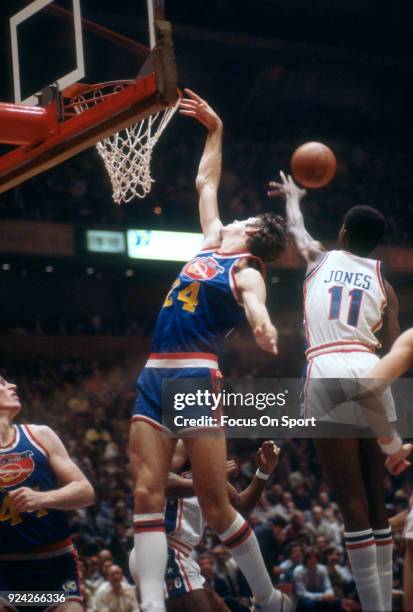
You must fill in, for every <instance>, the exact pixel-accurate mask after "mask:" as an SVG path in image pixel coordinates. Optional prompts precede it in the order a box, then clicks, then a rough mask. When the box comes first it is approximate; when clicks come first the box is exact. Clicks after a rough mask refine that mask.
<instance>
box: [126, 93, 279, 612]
mask: <svg viewBox="0 0 413 612" xmlns="http://www.w3.org/2000/svg"><path fill="white" fill-rule="evenodd" d="M186 93H187V95H188V96H189V97H188V98H187V99H185V100H183V101H181V113H182V114H184V115H186V116H189V117H193V118H195V119H197V120H198V121H199V122H200V123H202V124H203V125H204V126H205V127H206V128H207V130H208V135H207V139H206V143H205V147H204V151H203V154H202V158H201V161H200V165H199V170H198V176H197V178H196V187H197V190H198V193H199V214H200V222H201V227H202V231H203V234H204V244H203V248H202V250H201V251H200V252H199V253H198V254H197V255H195V256H194V258H193V259H192V260H191V261H189V262H188V263H187V264H186V265H185V266H184V267H183V269H182V270H181V272H180V274H179V276H178V278H177V279H176V280H175V282H174V283H173V285H172V288H171V290H170V291H169V293H168V295H167V296H166V299H165V302H164V304H163V307H162V309H161V311H160V313H159V316H158V319H157V323H156V327H155V332H154V335H153V341H152V354H151V355H150V357H149V360H148V362H147V363H146V366H145V368H144V369H143V370H142V372H141V374H140V376H139V379H138V383H137V391H138V394H137V400H136V403H135V407H134V412H133V417H132V424H131V431H130V451H131V463H132V469H133V475H134V482H135V489H134V531H135V558H136V573H137V574H138V575H139V586H140V592H141V598H142V607H143V609H144V610H145V611H146V612H149V611H151V612H155V611H156V612H163V611H164V610H165V603H164V590H163V585H164V573H165V569H166V562H167V544H166V535H165V516H164V503H165V486H166V481H167V477H168V472H169V469H170V465H171V460H172V455H173V453H174V448H175V444H176V441H175V440H174V439H173V438H172V437H171V436H170V435H168V434H169V431H168V430H166V429H165V427H164V425H163V424H162V382H163V381H165V380H166V381H169V380H176V379H179V378H186V379H188V378H196V379H204V380H207V381H208V384H210V385H211V388H212V385H213V383H214V381H216V379H217V378H220V373H219V370H218V357H217V355H219V354H220V352H221V350H222V345H223V342H224V338H225V337H226V336H228V334H229V333H231V331H232V329H233V328H234V327H236V326H237V325H238V324H239V323H241V322H243V321H245V320H247V321H248V322H249V324H250V326H251V328H252V330H253V333H254V336H255V339H256V341H257V343H258V345H259V346H260V347H261V348H262V349H264V350H266V351H269V352H270V353H272V354H273V355H274V354H277V331H276V329H275V327H274V326H273V325H272V323H271V320H270V317H269V314H268V311H267V308H266V305H265V300H266V290H265V283H264V280H263V276H262V268H263V265H262V263H261V259H265V260H270V259H274V258H275V257H277V256H278V255H279V254H280V253H281V252H282V250H283V249H284V246H285V244H286V226H285V222H284V220H283V219H282V218H281V217H278V216H276V215H262V216H260V217H251V218H249V219H246V220H245V221H234V222H233V223H230V224H229V225H223V223H222V221H221V219H220V217H219V212H218V200H217V191H218V185H219V181H220V174H221V157H222V151H221V140H222V122H221V120H220V119H219V117H218V116H217V115H216V113H215V112H214V111H213V110H212V109H211V107H210V106H208V104H207V103H206V102H205V101H204V100H202V99H201V98H200V97H199V96H197V95H196V94H194V93H193V92H191V91H190V90H186ZM204 408H205V407H204V406H199V405H198V404H197V405H196V406H195V407H194V408H193V412H192V414H194V415H197V414H199V413H200V411H201V410H202V409H204ZM165 434H166V435H165ZM192 436H193V437H186V438H185V447H186V450H187V452H188V455H189V458H190V462H191V470H192V476H193V481H194V490H195V493H196V495H197V497H198V499H199V503H200V505H201V509H202V513H203V516H204V517H205V519H206V521H207V522H208V524H209V525H210V526H211V528H212V529H213V530H214V531H215V532H216V533H217V534H218V536H219V537H220V539H221V541H222V542H223V544H224V545H225V546H227V547H228V548H230V550H231V553H232V555H233V557H234V558H235V560H236V561H237V563H238V565H239V567H240V569H241V570H242V572H243V573H244V575H245V577H246V579H247V580H248V582H249V584H250V587H251V590H252V592H253V594H254V598H255V602H256V607H257V609H262V610H265V611H268V612H269V611H274V612H278V610H281V609H282V607H283V605H284V610H285V609H286V603H287V602H286V601H285V598H282V596H281V593H280V592H279V591H277V590H275V589H274V588H273V586H272V583H271V579H270V577H269V575H268V573H267V571H266V568H265V565H264V562H263V559H262V556H261V553H260V550H259V546H258V542H257V540H256V538H255V536H254V534H253V532H252V530H251V529H250V527H249V526H248V524H247V523H246V522H245V519H244V518H243V517H242V516H241V515H240V514H239V513H238V512H237V511H236V510H235V509H234V508H233V507H232V505H231V503H230V500H229V496H228V488H227V481H226V459H227V457H226V442H225V437H224V433H223V431H222V430H217V431H215V433H214V435H212V436H205V435H204V436H202V435H199V434H198V435H197V434H196V433H195V432H192ZM148 551H150V554H148Z"/></svg>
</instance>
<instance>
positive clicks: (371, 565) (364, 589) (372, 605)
mask: <svg viewBox="0 0 413 612" xmlns="http://www.w3.org/2000/svg"><path fill="white" fill-rule="evenodd" d="M344 539H345V542H346V548H347V553H348V556H349V559H350V563H351V569H352V572H353V576H354V580H355V582H356V586H357V591H358V594H359V597H360V603H361V607H362V609H363V612H383V610H384V607H383V600H382V596H381V588H380V580H379V573H378V571H377V554H376V545H375V543H374V538H373V531H372V530H371V529H366V530H364V531H347V532H345V533H344Z"/></svg>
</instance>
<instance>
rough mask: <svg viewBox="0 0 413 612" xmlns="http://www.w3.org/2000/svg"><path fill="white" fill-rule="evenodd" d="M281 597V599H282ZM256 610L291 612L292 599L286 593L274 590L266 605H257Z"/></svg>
mask: <svg viewBox="0 0 413 612" xmlns="http://www.w3.org/2000/svg"><path fill="white" fill-rule="evenodd" d="M280 595H281V599H280ZM254 609H255V610H257V612H258V610H259V611H260V612H291V609H292V608H291V599H290V598H289V597H288V595H286V594H285V593H281V592H280V591H277V590H276V589H274V591H273V594H272V595H271V597H270V598H269V600H268V601H267V603H265V604H255V605H254Z"/></svg>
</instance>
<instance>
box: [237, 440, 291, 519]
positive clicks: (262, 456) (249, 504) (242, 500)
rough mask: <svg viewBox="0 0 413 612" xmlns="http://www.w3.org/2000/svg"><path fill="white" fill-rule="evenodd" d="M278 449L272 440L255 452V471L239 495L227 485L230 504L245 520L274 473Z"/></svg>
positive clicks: (277, 459) (278, 453)
mask: <svg viewBox="0 0 413 612" xmlns="http://www.w3.org/2000/svg"><path fill="white" fill-rule="evenodd" d="M280 452H281V451H280V449H279V448H278V446H277V445H276V444H275V443H274V442H273V441H272V440H266V441H265V442H264V443H263V444H262V446H261V447H260V448H259V450H258V452H257V468H258V469H257V471H256V473H255V476H254V478H253V479H252V480H251V482H250V484H249V485H248V486H247V487H246V488H245V489H244V490H243V491H241V492H240V493H238V491H237V490H236V489H235V487H233V486H232V485H231V484H230V483H228V489H229V495H230V499H231V503H232V505H233V506H234V508H236V509H237V510H238V511H239V512H240V513H241V514H242V516H244V517H245V518H247V517H248V516H249V515H250V514H251V512H252V511H253V510H254V508H255V506H256V505H257V504H258V502H259V501H260V499H261V495H262V494H263V492H264V489H265V486H266V484H267V480H268V478H269V477H270V476H271V474H272V473H273V472H274V471H275V469H276V467H277V465H278V461H279V457H280Z"/></svg>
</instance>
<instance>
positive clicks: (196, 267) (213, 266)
mask: <svg viewBox="0 0 413 612" xmlns="http://www.w3.org/2000/svg"><path fill="white" fill-rule="evenodd" d="M222 272H224V268H223V267H222V266H220V265H219V263H218V262H217V261H216V259H214V258H213V257H198V258H197V259H192V261H188V263H187V264H186V265H185V266H184V268H183V270H182V274H185V276H188V277H189V278H193V279H194V280H211V278H214V277H215V276H216V275H217V274H221V273H222Z"/></svg>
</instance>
